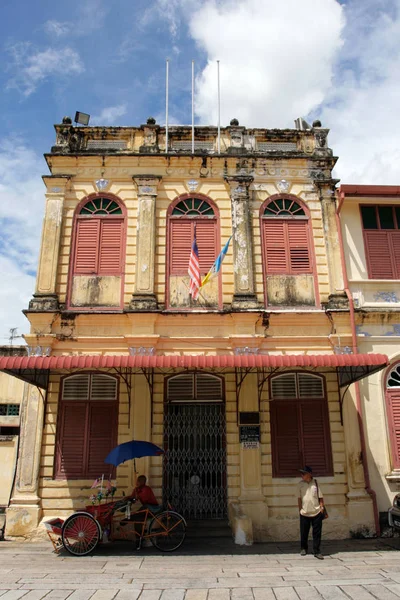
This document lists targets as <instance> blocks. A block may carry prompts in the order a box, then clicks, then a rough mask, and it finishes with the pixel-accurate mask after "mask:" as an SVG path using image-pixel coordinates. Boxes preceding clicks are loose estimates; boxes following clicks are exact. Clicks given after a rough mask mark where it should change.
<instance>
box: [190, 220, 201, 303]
mask: <svg viewBox="0 0 400 600" xmlns="http://www.w3.org/2000/svg"><path fill="white" fill-rule="evenodd" d="M188 273H189V275H190V286H189V295H190V296H192V298H193V300H197V298H198V295H199V290H200V286H201V277H200V263H199V249H198V248H197V242H196V227H195V228H194V238H193V244H192V250H191V252H190V259H189V268H188Z"/></svg>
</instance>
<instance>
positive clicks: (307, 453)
mask: <svg viewBox="0 0 400 600" xmlns="http://www.w3.org/2000/svg"><path fill="white" fill-rule="evenodd" d="M299 407H300V419H301V430H302V446H303V449H302V454H303V462H304V464H305V465H310V466H311V467H312V468H313V470H314V472H315V473H317V474H319V475H331V474H332V459H331V455H332V453H331V448H330V435H329V421H328V420H329V415H328V411H327V410H326V403H325V401H323V402H321V400H307V401H302V402H299Z"/></svg>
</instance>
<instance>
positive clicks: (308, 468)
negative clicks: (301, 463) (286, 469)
mask: <svg viewBox="0 0 400 600" xmlns="http://www.w3.org/2000/svg"><path fill="white" fill-rule="evenodd" d="M299 471H300V473H309V474H310V475H312V468H311V467H307V466H305V467H304V469H299Z"/></svg>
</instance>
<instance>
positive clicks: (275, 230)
mask: <svg viewBox="0 0 400 600" xmlns="http://www.w3.org/2000/svg"><path fill="white" fill-rule="evenodd" d="M263 238H264V248H265V255H266V262H267V265H266V266H267V275H272V274H274V273H276V274H286V273H288V271H289V260H288V252H287V247H286V243H285V223H284V222H283V221H276V220H274V219H263Z"/></svg>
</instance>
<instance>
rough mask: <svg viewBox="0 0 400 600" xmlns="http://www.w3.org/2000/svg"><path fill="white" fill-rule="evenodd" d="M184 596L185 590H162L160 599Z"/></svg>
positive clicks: (176, 599)
mask: <svg viewBox="0 0 400 600" xmlns="http://www.w3.org/2000/svg"><path fill="white" fill-rule="evenodd" d="M184 597H185V590H180V589H176V590H164V591H163V593H162V594H161V598H160V600H183V599H184Z"/></svg>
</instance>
